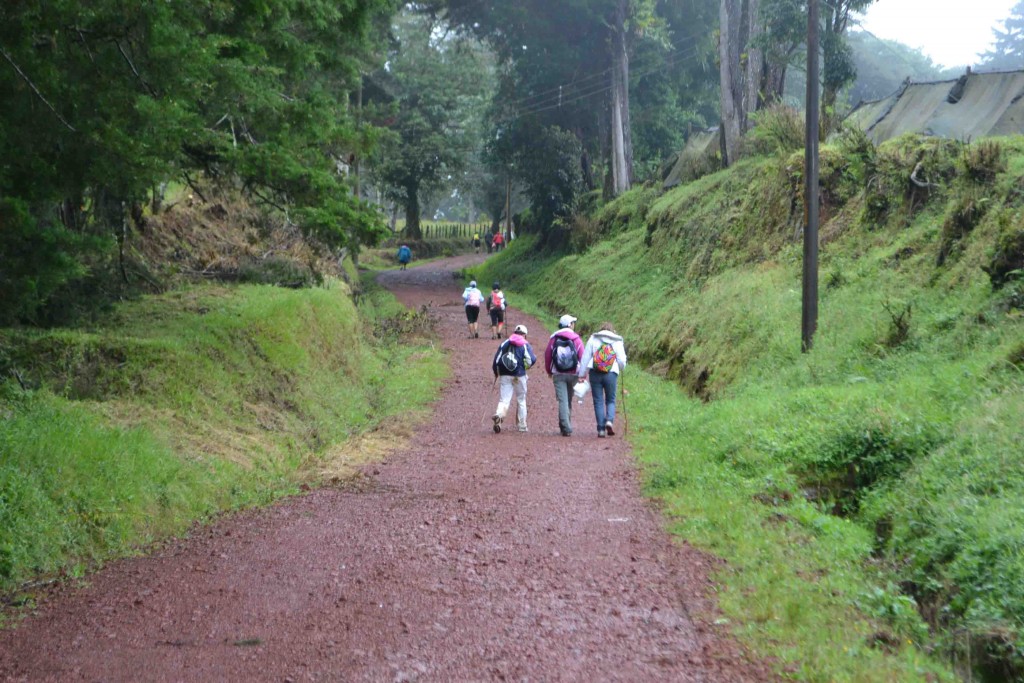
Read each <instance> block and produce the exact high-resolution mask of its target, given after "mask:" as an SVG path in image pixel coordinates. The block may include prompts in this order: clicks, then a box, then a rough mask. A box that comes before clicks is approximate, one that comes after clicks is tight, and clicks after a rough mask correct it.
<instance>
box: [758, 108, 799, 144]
mask: <svg viewBox="0 0 1024 683" xmlns="http://www.w3.org/2000/svg"><path fill="white" fill-rule="evenodd" d="M752 118H753V119H754V128H753V129H752V130H751V131H750V133H749V134H748V135H747V145H748V149H749V150H751V151H752V152H754V153H755V154H778V153H786V152H794V151H796V150H798V149H803V148H804V136H805V127H804V119H803V115H802V114H801V113H800V112H798V111H797V110H796V109H794V108H793V107H787V106H785V105H776V106H773V107H769V108H768V109H764V110H762V111H759V112H757V113H756V114H754V115H753V117H752Z"/></svg>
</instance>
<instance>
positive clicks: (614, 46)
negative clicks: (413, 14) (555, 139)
mask: <svg viewBox="0 0 1024 683" xmlns="http://www.w3.org/2000/svg"><path fill="white" fill-rule="evenodd" d="M433 7H434V9H435V10H437V11H444V12H445V13H446V16H448V17H449V18H450V20H451V21H452V22H453V23H454V24H456V25H458V26H460V27H462V28H463V29H464V30H466V31H470V32H472V33H473V34H474V35H476V36H478V37H480V38H482V39H485V40H487V41H488V42H489V43H490V44H491V45H492V46H493V47H494V49H495V52H496V53H497V55H498V58H499V62H500V63H501V64H502V65H503V66H504V67H505V69H506V71H505V73H504V74H503V78H502V80H503V83H502V87H501V89H500V94H501V95H503V96H504V100H505V102H506V103H509V104H510V106H508V107H507V110H506V118H510V117H513V116H537V117H538V120H539V121H540V122H541V123H542V125H549V126H550V125H554V126H558V127H559V128H562V129H564V130H568V131H572V132H573V133H574V134H576V135H578V136H579V137H580V139H581V142H582V144H581V146H580V149H581V158H580V163H581V167H582V165H583V164H584V159H589V158H590V157H592V156H594V153H595V152H596V153H597V154H598V155H599V156H601V157H602V158H604V159H605V160H606V161H607V166H606V168H607V169H608V172H609V175H610V177H611V187H612V191H613V193H619V192H622V191H624V190H625V189H628V188H629V186H630V183H631V182H632V164H633V147H632V130H631V125H630V118H631V112H630V97H629V88H630V84H631V80H630V68H629V60H630V57H631V54H632V51H633V49H634V48H635V46H636V44H637V42H638V41H641V40H650V39H655V38H657V37H658V36H661V37H663V27H664V22H663V20H662V18H661V17H660V16H659V15H658V13H657V3H656V2H655V0H564V1H563V2H556V3H552V2H546V1H544V0H522V1H521V2H515V3H493V4H492V3H485V2H482V0H444V1H440V0H439V1H438V2H436V3H434V4H433ZM598 97H603V98H605V100H606V101H607V103H608V106H607V109H601V108H597V107H594V104H593V103H594V100H595V99H597V98H598Z"/></svg>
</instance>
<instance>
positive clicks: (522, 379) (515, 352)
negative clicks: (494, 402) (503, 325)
mask: <svg viewBox="0 0 1024 683" xmlns="http://www.w3.org/2000/svg"><path fill="white" fill-rule="evenodd" d="M536 362H537V356H535V355H534V353H533V347H532V346H530V342H528V341H526V325H516V328H515V329H514V330H512V336H510V337H509V338H508V339H506V340H505V341H503V342H502V343H501V344H500V345H499V346H498V351H497V353H495V354H494V360H493V361H492V362H491V370H492V371H493V372H494V377H495V379H497V380H498V382H499V385H498V391H499V393H498V409H497V410H495V411H494V417H493V418H491V419H492V420H494V433H495V434H498V433H499V432H501V423H502V422H504V421H505V415H507V414H508V409H509V406H510V405H511V404H512V394H513V393H514V394H515V396H516V426H517V427H518V428H519V431H521V432H525V431H529V430H527V428H526V381H527V379H528V378H527V376H526V370H527V369H528V368H529V367H530V366H531V365H533V364H534V363H536Z"/></svg>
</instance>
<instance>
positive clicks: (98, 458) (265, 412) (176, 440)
mask: <svg viewBox="0 0 1024 683" xmlns="http://www.w3.org/2000/svg"><path fill="white" fill-rule="evenodd" d="M330 285H331V286H329V287H326V288H317V289H305V290H288V289H277V288H273V287H263V286H240V287H234V288H210V287H202V288H194V289H188V290H183V291H177V292H172V293H169V294H166V295H163V296H159V297H151V298H146V299H142V300H139V301H135V302H130V303H126V304H124V305H122V306H120V307H119V308H118V309H117V310H116V311H114V312H113V313H112V314H111V315H110V316H109V317H108V318H107V319H105V320H104V321H103V322H102V323H100V324H98V325H96V326H95V327H94V328H92V329H88V330H85V329H57V330H52V331H26V330H5V331H3V332H2V333H0V360H2V361H3V365H4V366H5V369H7V370H9V371H14V372H16V373H17V375H18V377H19V378H20V383H21V384H24V387H25V388H22V386H21V385H20V384H19V383H16V382H8V383H7V384H5V385H4V386H3V387H2V392H0V411H2V413H3V415H4V418H5V419H4V420H2V421H0V590H3V591H11V590H14V589H16V588H17V587H18V586H19V585H21V584H22V583H23V582H25V581H28V580H30V579H34V578H37V577H39V576H48V575H53V574H55V573H58V572H61V573H63V572H71V573H78V572H80V571H82V569H83V568H85V567H89V566H92V565H94V564H96V563H97V562H102V561H104V560H106V559H108V558H111V557H116V556H119V555H123V554H126V553H131V552H134V551H135V550H136V549H137V548H139V547H141V546H143V545H145V544H146V543H149V542H151V541H152V540H154V539H157V538H161V537H165V536H167V535H168V534H174V533H180V532H182V531H183V530H185V529H186V528H188V526H189V525H190V524H192V523H193V522H195V521H196V520H203V519H207V518H209V517H210V516H211V515H213V514H216V513H218V512H221V511H223V510H229V509H234V508H238V507H242V506H248V505H252V504H257V503H262V502H266V501H268V500H270V499H272V498H274V497H277V496H280V495H284V494H288V493H293V492H295V491H297V490H298V486H299V485H300V484H302V483H305V482H308V481H310V480H311V479H315V477H316V473H317V472H319V471H321V470H322V469H323V465H324V464H325V462H324V461H325V458H329V457H337V455H336V454H337V453H338V451H339V449H340V450H341V451H344V447H343V444H345V443H347V442H349V441H350V440H351V438H352V437H354V436H358V435H360V434H363V433H366V432H368V431H370V430H372V429H374V427H375V426H377V425H379V424H380V423H381V422H382V421H384V420H387V419H388V418H389V416H393V415H397V414H405V413H407V412H409V411H415V410H418V409H421V408H423V407H424V406H426V405H427V404H428V403H429V402H430V401H432V400H433V399H434V398H435V397H436V392H437V391H438V389H439V383H440V381H441V379H442V377H443V376H445V375H446V373H447V363H446V361H445V359H444V358H443V356H441V355H440V354H439V353H438V352H436V351H434V350H433V349H432V348H431V347H430V346H429V345H427V344H426V343H425V342H423V341H416V340H410V339H409V335H408V332H415V331H416V330H415V329H412V328H410V329H408V330H405V333H403V334H380V335H379V336H375V333H374V331H375V330H378V329H384V328H386V327H387V326H386V325H383V324H382V321H383V320H384V319H385V318H386V317H387V316H396V315H400V309H401V306H400V305H399V304H398V303H397V302H396V301H394V299H393V298H391V299H389V295H387V293H386V292H383V291H382V290H379V289H377V290H375V291H373V292H372V294H371V295H370V296H367V297H364V302H365V305H364V306H363V307H362V310H361V311H357V309H356V307H355V305H354V304H353V302H352V299H351V297H350V296H349V294H348V289H347V288H346V287H345V286H344V285H342V284H340V283H330Z"/></svg>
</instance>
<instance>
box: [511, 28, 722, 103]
mask: <svg viewBox="0 0 1024 683" xmlns="http://www.w3.org/2000/svg"><path fill="white" fill-rule="evenodd" d="M701 35H703V33H694V34H690V35H686V36H682V37H680V38H677V39H676V40H674V41H672V42H670V43H669V45H670V49H669V51H668V52H669V54H671V53H673V52H676V51H678V50H680V49H682V48H683V45H684V44H688V43H690V41H692V40H694V39H696V38H699V37H700V36H701ZM691 47H692V45H691V46H689V47H687V48H686V49H690V48H691ZM613 68H614V67H609V68H607V69H604V70H602V71H598V72H595V73H592V74H589V75H587V76H584V77H583V78H580V79H577V80H573V81H569V82H568V83H562V84H559V85H557V86H554V87H552V88H548V89H547V90H542V91H540V92H537V93H533V94H531V95H526V96H524V97H521V98H519V99H517V100H514V101H512V102H510V103H509V106H514V107H519V106H524V105H526V103H527V102H529V101H530V100H533V99H537V100H539V101H537V102H532V103H530V104H529V105H527V106H529V107H535V106H539V105H541V104H542V102H543V103H545V104H546V103H549V102H548V101H554V100H557V98H559V97H565V96H571V95H572V94H573V93H572V92H571V91H570V92H568V93H566V90H568V89H570V88H577V89H586V88H590V87H593V86H592V85H588V86H585V87H582V88H581V84H583V83H586V82H588V81H591V80H594V79H596V78H604V77H606V76H607V75H608V74H610V73H611V72H612V69H613Z"/></svg>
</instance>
